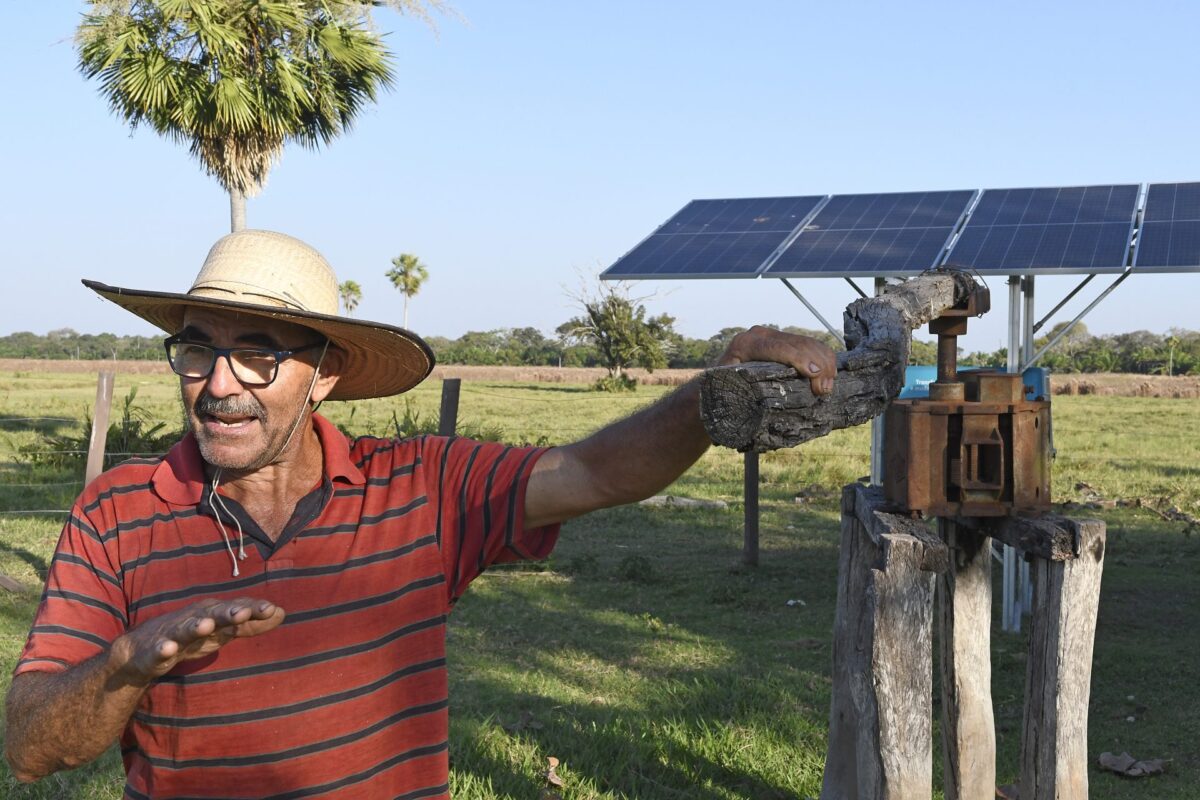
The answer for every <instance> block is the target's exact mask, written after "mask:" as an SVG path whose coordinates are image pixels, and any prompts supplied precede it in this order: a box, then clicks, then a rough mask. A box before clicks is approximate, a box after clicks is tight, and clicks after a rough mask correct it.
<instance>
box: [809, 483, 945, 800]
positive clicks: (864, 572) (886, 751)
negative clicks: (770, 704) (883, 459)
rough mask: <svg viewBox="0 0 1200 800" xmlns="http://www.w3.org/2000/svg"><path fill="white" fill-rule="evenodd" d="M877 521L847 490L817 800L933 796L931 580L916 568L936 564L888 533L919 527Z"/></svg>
mask: <svg viewBox="0 0 1200 800" xmlns="http://www.w3.org/2000/svg"><path fill="white" fill-rule="evenodd" d="M862 510H866V511H867V512H868V513H867V515H866V517H867V524H864V523H863V521H862V520H861V519H860V512H861V511H862ZM875 511H877V507H875V506H872V501H871V496H870V493H869V492H868V491H867V490H866V488H865V487H862V486H859V485H856V484H855V485H850V486H847V487H846V488H845V489H844V490H843V493H842V544H841V550H840V552H839V555H838V598H837V612H836V616H835V620H834V637H833V696H832V699H831V702H830V709H829V753H828V756H827V759H826V762H825V776H824V781H823V784H822V788H821V800H867V798H871V800H918V798H919V800H928V798H929V797H930V795H931V793H932V791H933V739H932V727H933V725H932V720H931V718H930V707H931V704H932V694H933V674H932V662H931V655H932V638H933V630H932V622H933V619H932V617H933V608H932V601H933V575H932V574H931V573H929V572H926V571H923V570H922V569H921V566H920V565H921V564H922V563H928V562H930V561H936V558H933V559H931V558H929V557H927V556H925V555H923V554H922V553H921V551H922V550H923V549H924V548H925V546H926V545H925V542H926V539H927V538H928V537H915V536H912V535H910V534H909V533H903V532H890V531H887V530H886V529H885V528H886V523H887V521H888V520H889V518H890V519H895V520H905V522H906V523H908V522H916V521H914V520H908V519H907V518H905V517H898V516H896V515H890V514H889V515H882V516H877V515H876V514H875V513H874V512H875ZM917 524H920V523H917ZM909 529H910V530H911V527H910V526H909ZM930 536H932V533H930Z"/></svg>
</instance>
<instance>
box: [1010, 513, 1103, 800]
mask: <svg viewBox="0 0 1200 800" xmlns="http://www.w3.org/2000/svg"><path fill="white" fill-rule="evenodd" d="M1042 521H1043V522H1045V521H1046V520H1045V519H1044V518H1043V520H1042ZM1055 522H1057V523H1058V524H1059V525H1060V526H1061V527H1063V528H1065V529H1066V530H1067V531H1069V533H1070V535H1071V539H1073V540H1074V542H1075V543H1076V548H1075V549H1076V552H1077V553H1078V555H1077V556H1076V557H1075V558H1070V559H1066V560H1060V561H1049V560H1044V559H1040V558H1039V559H1036V560H1035V561H1034V562H1033V573H1034V575H1033V585H1034V589H1033V613H1032V618H1031V622H1030V630H1029V662H1028V666H1027V668H1026V676H1025V722H1024V726H1023V728H1022V730H1021V800H1086V798H1087V796H1088V755H1087V721H1088V700H1089V697H1090V694H1091V681H1092V645H1093V643H1094V640H1095V636H1096V611H1097V607H1098V605H1099V601H1100V577H1101V573H1102V572H1103V570H1104V547H1105V525H1104V523H1103V522H1102V521H1100V520H1072V519H1064V518H1061V517H1059V518H1056V519H1055Z"/></svg>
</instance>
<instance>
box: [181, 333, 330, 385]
mask: <svg viewBox="0 0 1200 800" xmlns="http://www.w3.org/2000/svg"><path fill="white" fill-rule="evenodd" d="M328 343H329V340H328V339H323V340H321V341H319V342H313V343H312V344H306V345H304V346H303V347H296V348H293V349H291V350H272V349H270V348H269V347H214V346H213V345H211V344H209V343H208V342H193V341H190V340H189V339H187V338H186V337H184V336H183V335H182V334H175V335H174V336H169V337H167V338H166V339H164V340H163V348H164V349H165V350H166V351H167V363H168V364H170V365H171V371H172V372H174V373H175V374H176V375H178V376H180V377H181V378H191V379H192V380H204V379H205V378H208V377H209V376H210V375H212V373H213V370H214V369H216V367H217V359H218V358H221V357H224V358H225V363H226V364H227V365H228V366H229V372H230V374H231V375H233V377H234V378H236V379H237V381H238V383H241V384H242V385H243V386H256V387H257V386H270V385H271V384H272V383H274V382H275V379H276V378H278V377H279V365H280V364H282V363H283V362H284V361H286V360H287V359H289V358H292V357H294V356H296V355H298V354H300V353H305V352H307V351H309V350H315V349H316V348H318V347H325V346H326V345H327V344H328ZM177 344H188V345H192V346H193V347H203V348H205V349H207V350H210V351H211V352H212V360H211V361H209V364H208V369H207V370H206V371H205V372H204V374H203V375H185V374H184V373H182V372H180V371H179V370H178V369H176V368H175V360H174V359H173V358H172V357H171V346H172V345H177ZM233 353H257V354H260V355H270V356H273V357H274V358H275V367H274V369H272V371H271V379H270V380H269V381H266V382H263V383H255V382H253V381H247V380H243V379H242V378H241V377H239V375H238V369H237V368H236V367H235V366H234V365H233V357H232V354H233Z"/></svg>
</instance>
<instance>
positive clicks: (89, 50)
mask: <svg viewBox="0 0 1200 800" xmlns="http://www.w3.org/2000/svg"><path fill="white" fill-rule="evenodd" d="M89 2H90V6H91V8H90V9H89V12H88V13H86V14H84V16H83V21H82V22H81V23H80V25H79V28H78V30H77V31H76V34H75V42H76V46H77V48H78V51H79V69H80V71H81V72H82V73H83V74H84V75H85V76H86V77H88V78H96V79H98V80H99V82H100V94H101V95H102V96H103V97H104V98H105V99H106V100H108V104H109V106H110V108H111V109H112V111H113V113H115V114H116V115H117V116H118V117H120V118H121V119H122V120H123V121H124V122H126V123H128V124H129V125H130V127H131V128H133V129H135V130H136V129H137V127H138V126H139V125H148V126H149V127H150V128H151V129H152V130H154V131H155V132H156V133H159V134H162V135H163V136H166V137H168V138H170V139H173V140H174V141H176V142H178V143H180V144H186V145H187V146H188V148H189V149H190V150H191V153H192V155H193V156H195V157H196V158H197V159H199V161H200V163H201V165H202V166H203V167H204V170H205V171H206V172H207V173H208V174H210V175H212V176H213V177H215V178H216V179H217V181H218V182H219V183H220V184H221V186H222V187H224V188H225V190H226V191H227V192H229V206H230V222H231V227H232V229H233V230H235V231H236V230H240V229H242V228H244V227H245V224H246V197H247V196H253V195H254V194H256V193H257V192H258V191H259V190H261V189H262V186H263V183H264V182H265V181H266V179H267V173H268V172H269V171H270V169H271V167H272V166H273V165H274V163H275V162H276V161H277V160H278V159H279V156H280V155H281V154H282V152H283V146H284V144H285V143H287V142H298V143H299V144H301V145H303V146H305V147H311V148H314V149H315V148H318V147H320V145H322V144H326V145H327V144H329V142H330V141H332V140H333V139H334V138H335V137H336V136H338V135H339V134H341V133H342V132H344V131H346V130H347V129H349V127H350V125H351V123H352V122H353V120H354V118H355V117H356V116H357V115H358V114H359V113H360V112H361V111H362V109H363V108H364V106H366V104H367V103H368V102H371V101H374V100H375V99H376V96H377V94H378V93H379V90H380V89H381V88H384V87H387V86H390V85H391V83H392V78H393V73H392V69H391V66H390V61H391V55H390V53H389V52H388V50H387V48H385V47H384V45H383V41H382V37H381V35H380V34H379V33H378V32H377V31H376V30H374V29H373V28H372V27H371V26H370V18H369V14H370V9H371V7H372V6H379V5H388V6H391V7H393V8H396V9H397V10H399V11H401V12H412V13H414V14H416V15H417V16H419V17H421V18H423V19H426V20H427V21H428V19H429V15H428V11H427V6H428V7H431V8H433V9H435V10H440V6H441V4H440V0H292V2H285V3H264V2H261V0H89Z"/></svg>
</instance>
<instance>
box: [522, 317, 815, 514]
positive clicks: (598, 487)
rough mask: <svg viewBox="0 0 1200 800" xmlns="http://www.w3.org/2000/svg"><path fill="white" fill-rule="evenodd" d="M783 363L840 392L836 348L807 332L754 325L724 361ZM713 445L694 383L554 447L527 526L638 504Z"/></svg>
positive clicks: (537, 480) (532, 490) (536, 483)
mask: <svg viewBox="0 0 1200 800" xmlns="http://www.w3.org/2000/svg"><path fill="white" fill-rule="evenodd" d="M745 361H777V362H779V363H781V364H788V365H789V366H792V367H794V368H795V369H796V371H797V372H799V373H800V374H801V375H803V376H804V377H806V378H808V379H809V380H810V381H811V383H812V389H813V394H817V395H824V394H829V393H830V392H831V391H833V379H834V373H835V372H836V370H837V365H836V360H835V357H834V354H833V351H832V350H830V349H829V348H828V347H826V346H825V345H824V344H822V343H820V342H818V341H817V340H815V339H810V338H809V337H807V336H796V335H794V334H788V333H782V332H780V331H776V330H771V329H770V328H761V327H757V326H756V327H754V328H751V329H750V330H748V331H746V332H744V333H741V334H738V336H737V337H735V338H734V340H733V341H732V342H731V343H730V345H729V349H728V350H726V351H725V354H724V355H723V356H722V357H721V360H720V362H719V363H720V364H722V365H728V364H738V363H741V362H745ZM709 444H710V442H709V439H708V434H707V433H705V431H704V425H703V424H702V423H701V421H700V389H699V384H698V382H697V381H691V382H689V383H687V384H686V385H684V386H682V387H681V388H680V389H679V390H677V391H675V392H673V393H671V394H670V395H668V396H667V397H665V398H663V399H662V400H660V401H659V402H657V403H655V404H654V405H652V406H650V407H649V408H645V409H643V410H641V411H639V412H637V413H636V414H633V415H632V416H629V417H626V418H625V419H623V420H620V421H619V422H615V423H613V424H612V425H609V426H607V427H605V428H602V429H601V430H599V431H597V432H596V433H594V434H592V435H591V436H589V437H588V438H586V439H583V440H582V441H579V442H575V443H574V444H570V445H566V446H564V447H556V448H554V449H553V450H551V451H550V452H548V453H547V454H546V455H545V456H544V457H542V459H541V460H540V461H538V463H537V465H536V466H535V467H534V470H533V474H532V475H531V476H530V478H529V486H528V489H527V490H526V493H525V527H526V528H536V527H539V526H542V525H548V524H550V523H553V522H561V521H563V520H566V519H570V518H571V517H577V516H579V515H580V514H584V513H587V512H588V511H594V510H596V509H599V508H607V507H609V506H616V505H622V504H624V503H632V502H635V501H637V500H641V499H644V498H646V497H649V496H651V495H653V494H654V493H655V492H658V491H660V490H661V489H663V488H665V487H666V486H668V485H670V484H671V482H672V481H674V480H675V479H676V478H678V477H679V476H680V475H682V474H683V472H684V471H685V470H686V469H687V468H688V467H690V466H691V465H692V464H694V463H695V462H696V460H697V459H698V458H700V456H701V455H703V454H704V451H705V450H706V449H708V445H709Z"/></svg>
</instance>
